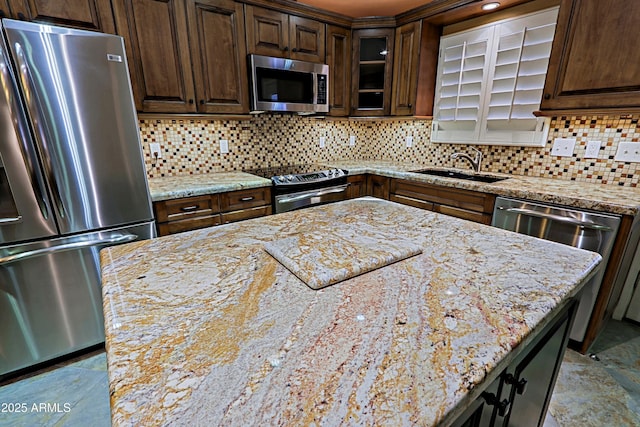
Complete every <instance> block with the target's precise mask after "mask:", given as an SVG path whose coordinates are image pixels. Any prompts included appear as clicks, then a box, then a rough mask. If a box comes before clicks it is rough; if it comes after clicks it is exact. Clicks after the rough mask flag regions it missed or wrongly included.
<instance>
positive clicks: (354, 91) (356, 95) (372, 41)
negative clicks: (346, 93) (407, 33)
mask: <svg viewBox="0 0 640 427" xmlns="http://www.w3.org/2000/svg"><path fill="white" fill-rule="evenodd" d="M394 34H395V30H394V29H393V28H376V29H363V30H355V31H353V56H352V63H351V70H352V80H351V115H353V116H388V115H389V112H390V111H391V72H392V67H393V48H394V45H393V36H394ZM329 84H331V82H329Z"/></svg>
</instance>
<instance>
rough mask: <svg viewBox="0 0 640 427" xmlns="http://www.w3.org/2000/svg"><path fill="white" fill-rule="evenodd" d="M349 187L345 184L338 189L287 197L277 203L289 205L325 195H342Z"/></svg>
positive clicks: (332, 188)
mask: <svg viewBox="0 0 640 427" xmlns="http://www.w3.org/2000/svg"><path fill="white" fill-rule="evenodd" d="M349 185H351V184H348V183H347V184H344V185H340V186H338V187H331V188H327V189H324V190H318V191H313V192H309V193H304V194H299V195H297V196H293V197H287V198H286V199H278V203H291V202H296V201H298V200H303V199H308V198H311V197H320V196H325V195H327V194H333V193H343V192H345V191H347V187H348V186H349Z"/></svg>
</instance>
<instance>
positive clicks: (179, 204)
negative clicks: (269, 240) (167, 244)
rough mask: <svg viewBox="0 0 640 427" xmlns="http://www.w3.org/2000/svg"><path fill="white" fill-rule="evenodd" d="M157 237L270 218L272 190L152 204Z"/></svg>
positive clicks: (242, 191)
mask: <svg viewBox="0 0 640 427" xmlns="http://www.w3.org/2000/svg"><path fill="white" fill-rule="evenodd" d="M153 210H154V212H155V217H156V222H157V228H158V235H160V236H166V235H168V234H174V233H180V232H183V231H189V230H196V229H198V228H204V227H212V226H215V225H220V224H228V223H230V222H236V221H242V220H245V219H250V218H257V217H260V216H265V215H271V213H272V209H271V187H261V188H251V189H247V190H238V191H230V192H227V193H220V194H207V195H204V196H193V197H183V198H180V199H173V200H163V201H159V202H154V203H153Z"/></svg>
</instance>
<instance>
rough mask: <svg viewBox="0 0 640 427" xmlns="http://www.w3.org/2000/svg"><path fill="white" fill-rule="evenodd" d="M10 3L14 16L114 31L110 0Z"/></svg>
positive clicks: (86, 28)
mask: <svg viewBox="0 0 640 427" xmlns="http://www.w3.org/2000/svg"><path fill="white" fill-rule="evenodd" d="M5 3H6V2H5ZM9 3H10V6H11V12H12V15H13V16H14V17H16V18H20V19H26V20H29V21H36V22H42V23H48V24H53V25H64V26H67V27H73V28H79V29H82V30H94V31H100V32H104V33H111V34H115V25H114V21H113V13H112V11H111V2H110V1H109V0H64V1H52V0H9ZM0 5H1V2H0ZM23 17H24V18H23Z"/></svg>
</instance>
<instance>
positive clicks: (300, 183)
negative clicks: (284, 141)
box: [245, 164, 349, 213]
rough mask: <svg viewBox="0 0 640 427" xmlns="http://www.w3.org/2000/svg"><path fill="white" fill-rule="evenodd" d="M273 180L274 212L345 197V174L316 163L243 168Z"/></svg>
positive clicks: (343, 171)
mask: <svg viewBox="0 0 640 427" xmlns="http://www.w3.org/2000/svg"><path fill="white" fill-rule="evenodd" d="M245 172H247V173H251V174H254V175H258V176H261V177H263V178H270V179H271V181H272V182H273V192H272V193H273V211H274V212H275V213H281V212H287V211H292V210H295V209H302V208H306V207H310V206H315V205H321V204H324V203H330V202H337V201H340V200H345V199H346V198H347V187H348V186H349V184H348V183H347V174H348V172H347V171H345V170H343V169H337V168H332V167H327V166H323V165H317V164H304V165H290V166H278V167H266V168H259V169H252V170H247V171H245Z"/></svg>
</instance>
